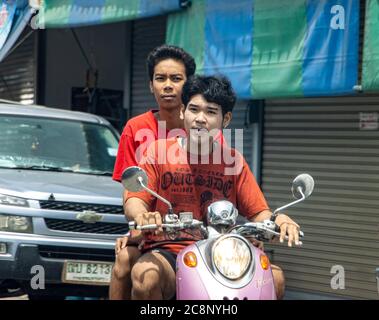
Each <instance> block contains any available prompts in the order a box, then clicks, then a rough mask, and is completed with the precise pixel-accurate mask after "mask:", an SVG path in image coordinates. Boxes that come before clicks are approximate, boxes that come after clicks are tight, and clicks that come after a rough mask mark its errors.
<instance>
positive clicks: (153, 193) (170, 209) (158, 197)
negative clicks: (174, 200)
mask: <svg viewBox="0 0 379 320" xmlns="http://www.w3.org/2000/svg"><path fill="white" fill-rule="evenodd" d="M138 181H139V183H140V184H141V186H142V188H144V189H145V190H146V191H147V192H149V193H150V194H152V195H153V196H154V197H156V198H157V199H159V200H161V201H162V202H163V203H165V204H167V206H168V210H169V212H170V213H174V211H173V209H172V205H171V203H170V202H169V201H167V200H166V199H165V198H163V197H161V196H160V195H159V194H157V193H155V192H154V191H153V190H150V189H149V188H148V187H146V186H145V185H144V183H143V180H142V178H141V177H138Z"/></svg>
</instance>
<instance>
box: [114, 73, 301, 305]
mask: <svg viewBox="0 0 379 320" xmlns="http://www.w3.org/2000/svg"><path fill="white" fill-rule="evenodd" d="M235 100H236V97H235V94H234V92H233V90H232V87H231V85H230V82H229V81H228V80H227V79H226V78H216V77H200V76H197V77H191V78H190V79H189V80H187V82H186V83H185V85H184V87H183V92H182V101H183V104H184V105H183V107H182V110H181V113H180V118H181V119H182V120H183V121H184V128H185V131H186V133H187V136H186V137H183V136H178V137H174V138H171V139H168V140H158V141H155V142H154V143H152V144H151V145H150V147H149V148H148V150H147V152H146V154H145V156H144V157H143V158H141V161H140V162H139V165H140V166H141V167H142V168H143V169H144V170H145V171H146V173H147V175H148V178H149V184H148V186H149V188H151V189H152V190H154V191H155V192H157V193H158V194H160V195H162V196H163V197H165V198H166V199H168V200H169V201H170V202H171V203H172V205H173V208H174V210H175V212H176V213H178V212H181V211H191V212H193V216H194V218H195V219H199V220H202V219H203V218H204V216H205V213H206V208H207V206H208V205H209V204H210V203H211V202H214V201H217V200H222V199H227V200H229V201H231V202H232V203H234V205H235V206H236V207H237V208H238V210H239V212H240V213H241V214H242V215H244V216H245V217H246V218H248V219H249V220H251V221H263V220H265V219H270V217H271V215H272V213H271V211H270V210H269V207H268V205H267V203H266V200H265V198H264V196H263V194H262V192H261V190H260V189H259V186H258V185H257V183H256V181H255V178H254V176H253V174H252V172H251V171H250V169H249V167H248V165H247V164H246V162H245V160H244V158H243V157H242V155H241V154H240V153H238V152H237V151H236V150H234V149H231V148H229V147H228V146H227V145H223V144H219V143H218V142H217V136H218V135H219V131H220V130H221V129H222V128H225V127H226V126H227V125H228V124H229V122H230V121H231V118H232V109H233V107H234V104H235ZM231 160H232V161H231ZM124 208H125V214H126V215H127V218H128V219H129V220H134V221H135V222H136V223H137V225H145V224H153V223H157V224H158V225H160V224H161V223H162V215H164V214H165V213H166V212H167V207H166V206H165V205H164V204H163V203H162V202H161V201H157V199H156V198H154V197H153V196H151V195H150V194H149V193H147V192H145V191H142V192H137V193H132V192H129V193H128V194H127V195H126V197H125V205H124ZM275 222H276V223H277V224H278V225H280V227H281V235H280V240H281V241H283V240H284V237H285V235H286V234H287V235H288V237H289V238H288V245H289V246H292V244H293V243H294V244H295V245H299V244H300V243H299V226H298V225H297V224H296V223H295V222H294V221H293V220H292V219H290V218H289V217H288V216H286V215H284V214H280V215H278V216H277V217H276V220H275ZM136 233H137V232H136ZM134 236H135V235H133V237H134ZM137 238H138V237H137ZM193 241H195V239H194V238H193V237H191V236H190V235H188V234H187V235H183V234H182V235H181V237H180V239H175V240H170V239H168V238H166V237H165V236H164V235H162V234H155V235H154V236H153V237H149V240H146V241H145V242H144V243H143V245H142V246H141V250H140V251H139V254H137V256H135V257H134V259H129V260H128V261H124V262H127V263H128V269H129V270H130V275H131V282H132V286H131V291H130V293H129V294H130V297H131V298H132V299H170V298H172V297H173V296H174V295H175V258H176V254H177V253H178V252H179V251H180V250H181V249H182V248H183V247H184V246H186V245H188V244H189V243H192V242H193ZM136 250H138V249H137V248H136ZM115 267H116V266H115ZM273 274H274V283H275V287H276V292H277V296H278V298H281V297H282V296H283V291H284V277H283V274H282V272H281V270H280V269H279V268H277V267H275V268H274V269H273Z"/></svg>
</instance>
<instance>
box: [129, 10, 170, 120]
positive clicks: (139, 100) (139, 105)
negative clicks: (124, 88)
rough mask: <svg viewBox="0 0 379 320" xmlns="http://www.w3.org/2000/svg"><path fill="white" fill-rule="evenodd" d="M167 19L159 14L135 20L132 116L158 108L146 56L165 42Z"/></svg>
mask: <svg viewBox="0 0 379 320" xmlns="http://www.w3.org/2000/svg"><path fill="white" fill-rule="evenodd" d="M166 20H167V17H166V16H159V17H154V18H149V19H141V20H136V21H134V22H133V27H132V28H133V29H132V37H133V40H132V83H131V93H132V96H131V117H134V116H136V115H138V114H141V113H144V112H146V111H147V110H149V109H151V108H154V109H156V108H157V104H156V102H155V99H154V96H153V95H152V94H151V92H150V88H149V82H150V79H149V75H148V74H147V68H146V57H147V55H148V54H149V52H150V51H151V50H152V49H154V48H155V47H157V46H159V45H161V44H163V43H164V42H165V37H166Z"/></svg>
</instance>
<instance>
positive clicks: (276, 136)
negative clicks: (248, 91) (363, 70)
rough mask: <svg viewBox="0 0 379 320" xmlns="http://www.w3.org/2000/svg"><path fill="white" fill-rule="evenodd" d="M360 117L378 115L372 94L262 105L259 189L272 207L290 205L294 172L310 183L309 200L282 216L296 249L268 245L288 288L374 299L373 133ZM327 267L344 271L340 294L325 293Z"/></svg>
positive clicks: (377, 226) (378, 170) (377, 213)
mask: <svg viewBox="0 0 379 320" xmlns="http://www.w3.org/2000/svg"><path fill="white" fill-rule="evenodd" d="M360 112H378V113H379V97H376V96H365V97H343V98H318V99H296V100H272V101H266V108H265V121H264V141H263V161H262V181H263V184H262V188H263V191H264V193H265V195H266V197H267V200H268V202H269V204H270V206H271V208H276V207H278V206H280V205H282V204H284V203H286V202H289V201H290V199H291V195H290V186H291V181H292V179H293V178H294V177H295V176H296V175H297V174H300V173H303V172H308V173H309V174H311V175H312V176H313V177H314V179H315V190H314V193H313V195H312V196H311V197H310V198H309V199H307V200H306V201H305V202H304V203H302V204H300V205H298V206H296V207H293V208H290V209H288V211H287V213H289V215H290V216H292V217H293V218H294V219H295V220H296V221H298V222H299V224H300V225H301V226H302V229H303V230H304V232H305V239H304V242H303V243H304V244H303V247H302V248H287V247H286V246H284V245H275V246H272V247H271V246H270V248H272V249H274V250H275V255H274V259H275V263H276V264H278V265H279V266H281V267H282V268H283V269H284V271H285V275H286V279H287V288H288V289H291V290H295V291H296V290H298V291H306V292H315V293H322V294H332V295H340V296H343V297H347V298H364V299H378V290H377V283H376V277H375V269H376V268H377V267H379V241H378V240H379V209H378V208H379V131H378V130H360V129H359V119H360ZM334 265H340V266H343V267H344V270H345V289H344V290H333V289H332V288H331V279H332V277H333V276H334V275H335V274H332V273H331V268H332V267H333V266H334Z"/></svg>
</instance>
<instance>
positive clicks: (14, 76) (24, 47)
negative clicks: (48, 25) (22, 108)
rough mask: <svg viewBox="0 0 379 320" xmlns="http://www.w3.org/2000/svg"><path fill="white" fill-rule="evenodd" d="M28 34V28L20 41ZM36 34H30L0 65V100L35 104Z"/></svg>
mask: <svg viewBox="0 0 379 320" xmlns="http://www.w3.org/2000/svg"><path fill="white" fill-rule="evenodd" d="M28 32H29V30H28V28H27V29H26V30H25V31H24V32H23V33H22V35H21V36H20V39H22V38H24V36H25V35H26V34H27V33H28ZM36 36H37V34H36V33H33V34H31V35H30V36H29V37H27V38H26V40H25V41H24V42H23V43H22V44H21V45H20V46H19V47H17V48H16V49H15V50H14V51H13V52H12V53H10V54H9V56H8V57H6V58H5V59H4V61H2V62H1V63H0V99H6V100H12V101H18V102H21V103H25V104H32V103H34V102H35V96H36V92H35V87H36V63H37V62H36V50H37V49H36V43H37V41H36Z"/></svg>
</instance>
